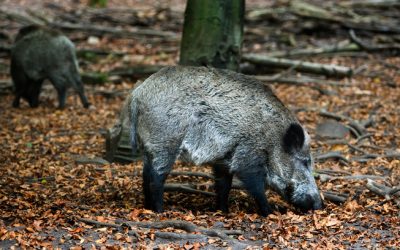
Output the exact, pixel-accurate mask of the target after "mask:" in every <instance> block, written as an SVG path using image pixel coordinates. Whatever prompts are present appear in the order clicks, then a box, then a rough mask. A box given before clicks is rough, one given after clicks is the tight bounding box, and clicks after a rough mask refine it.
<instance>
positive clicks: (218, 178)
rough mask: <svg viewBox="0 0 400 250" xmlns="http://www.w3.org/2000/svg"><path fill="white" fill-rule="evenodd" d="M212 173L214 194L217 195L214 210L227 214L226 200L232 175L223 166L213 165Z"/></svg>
mask: <svg viewBox="0 0 400 250" xmlns="http://www.w3.org/2000/svg"><path fill="white" fill-rule="evenodd" d="M213 171H214V176H215V192H216V193H217V202H216V209H217V210H221V211H222V212H224V213H228V211H229V206H228V198H229V191H230V190H231V187H232V177H233V175H232V174H231V173H230V172H229V169H228V168H227V167H226V166H225V165H220V164H215V165H213Z"/></svg>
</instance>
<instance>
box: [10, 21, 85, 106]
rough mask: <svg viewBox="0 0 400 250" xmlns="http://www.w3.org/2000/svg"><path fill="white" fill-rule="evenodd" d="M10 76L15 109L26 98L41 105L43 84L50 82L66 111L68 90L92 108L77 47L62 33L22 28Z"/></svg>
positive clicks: (18, 35)
mask: <svg viewBox="0 0 400 250" xmlns="http://www.w3.org/2000/svg"><path fill="white" fill-rule="evenodd" d="M10 73H11V77H12V80H13V83H14V92H15V99H14V101H13V107H19V104H20V98H21V97H22V98H25V99H26V100H27V101H28V102H29V105H30V106H31V107H37V106H38V105H39V95H40V90H41V88H42V83H43V81H44V80H45V79H48V80H50V82H51V83H52V84H53V85H54V87H55V88H56V90H57V93H58V101H59V108H64V106H65V99H66V91H67V89H68V88H69V87H73V88H74V89H75V90H76V91H77V92H78V94H79V97H80V99H81V102H82V104H83V106H84V107H85V108H87V107H89V105H90V103H89V102H88V100H87V98H86V96H85V94H84V87H83V84H82V81H81V77H80V75H79V68H78V61H77V59H76V55H75V46H74V44H73V43H72V42H71V41H70V40H69V39H68V38H67V37H66V36H64V35H62V34H61V33H60V32H58V31H55V30H50V29H47V28H45V27H40V26H34V25H31V26H27V27H24V28H22V29H20V31H19V33H18V34H17V36H16V39H15V43H14V46H13V47H12V49H11V67H10Z"/></svg>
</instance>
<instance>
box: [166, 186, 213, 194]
mask: <svg viewBox="0 0 400 250" xmlns="http://www.w3.org/2000/svg"><path fill="white" fill-rule="evenodd" d="M164 190H165V191H166V192H183V193H190V194H202V195H207V196H215V195H216V194H215V193H212V192H207V191H203V190H199V189H196V188H193V187H190V186H188V185H182V184H175V183H166V184H165V185H164Z"/></svg>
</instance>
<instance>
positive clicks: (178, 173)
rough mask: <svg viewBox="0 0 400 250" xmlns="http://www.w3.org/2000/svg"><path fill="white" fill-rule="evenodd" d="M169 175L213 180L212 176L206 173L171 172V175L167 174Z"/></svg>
mask: <svg viewBox="0 0 400 250" xmlns="http://www.w3.org/2000/svg"><path fill="white" fill-rule="evenodd" d="M169 175H172V176H180V175H186V176H195V177H203V178H207V179H212V180H213V179H214V176H212V175H211V174H207V173H200V172H189V171H180V172H177V171H173V172H171V173H169Z"/></svg>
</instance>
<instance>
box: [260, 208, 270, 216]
mask: <svg viewBox="0 0 400 250" xmlns="http://www.w3.org/2000/svg"><path fill="white" fill-rule="evenodd" d="M259 214H260V215H261V216H264V217H267V216H268V215H269V214H272V208H271V207H270V206H268V207H263V208H260V211H259Z"/></svg>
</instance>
